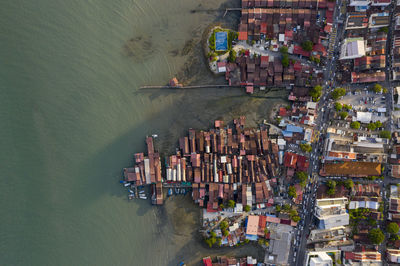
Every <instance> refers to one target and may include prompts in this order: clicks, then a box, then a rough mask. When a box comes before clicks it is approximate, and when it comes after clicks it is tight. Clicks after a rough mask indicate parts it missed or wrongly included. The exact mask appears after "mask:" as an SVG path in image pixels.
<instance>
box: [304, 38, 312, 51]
mask: <svg viewBox="0 0 400 266" xmlns="http://www.w3.org/2000/svg"><path fill="white" fill-rule="evenodd" d="M313 46H314V44H313V43H312V41H310V40H307V41H305V42H303V43H302V44H301V48H303V50H304V51H308V52H310V51H312V49H313Z"/></svg>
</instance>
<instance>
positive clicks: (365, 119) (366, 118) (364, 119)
mask: <svg viewBox="0 0 400 266" xmlns="http://www.w3.org/2000/svg"><path fill="white" fill-rule="evenodd" d="M356 120H357V121H358V122H361V123H365V124H369V123H370V122H371V121H372V113H370V112H357V118H356Z"/></svg>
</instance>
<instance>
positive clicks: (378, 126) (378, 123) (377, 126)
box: [375, 120, 382, 128]
mask: <svg viewBox="0 0 400 266" xmlns="http://www.w3.org/2000/svg"><path fill="white" fill-rule="evenodd" d="M375 126H376V128H380V127H382V122H381V121H379V120H378V121H376V122H375Z"/></svg>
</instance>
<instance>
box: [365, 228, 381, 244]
mask: <svg viewBox="0 0 400 266" xmlns="http://www.w3.org/2000/svg"><path fill="white" fill-rule="evenodd" d="M368 238H369V240H370V241H371V242H372V243H373V244H375V245H379V244H381V243H382V242H383V240H385V235H384V234H383V233H382V230H381V229H379V228H374V229H371V230H370V231H369V233H368Z"/></svg>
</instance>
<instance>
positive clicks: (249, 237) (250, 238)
mask: <svg viewBox="0 0 400 266" xmlns="http://www.w3.org/2000/svg"><path fill="white" fill-rule="evenodd" d="M246 239H248V240H253V241H256V240H257V239H258V235H248V234H246Z"/></svg>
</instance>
